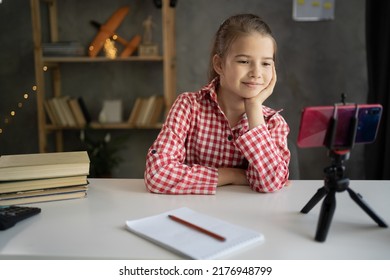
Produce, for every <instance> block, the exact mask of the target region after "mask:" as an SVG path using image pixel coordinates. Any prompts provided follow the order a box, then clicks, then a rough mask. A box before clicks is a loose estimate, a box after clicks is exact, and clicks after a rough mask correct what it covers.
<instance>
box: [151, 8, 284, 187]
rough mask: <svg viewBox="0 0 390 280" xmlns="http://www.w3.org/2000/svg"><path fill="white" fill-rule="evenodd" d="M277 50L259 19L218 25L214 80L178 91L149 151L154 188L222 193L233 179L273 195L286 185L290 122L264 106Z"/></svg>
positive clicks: (237, 18)
mask: <svg viewBox="0 0 390 280" xmlns="http://www.w3.org/2000/svg"><path fill="white" fill-rule="evenodd" d="M275 53H276V42H275V40H274V38H273V37H272V35H271V30H270V28H269V27H268V25H267V24H266V23H265V22H264V21H262V20H261V19H260V18H259V17H258V16H255V15H251V14H242V15H236V16H232V17H230V18H228V19H227V20H226V21H225V22H224V23H223V24H222V25H221V26H220V27H219V30H218V32H217V33H216V36H215V41H214V45H213V49H212V53H211V59H210V73H209V75H210V82H209V84H208V85H207V86H205V87H204V88H202V89H201V90H200V91H198V92H186V93H183V94H180V95H179V96H178V98H177V99H176V101H175V103H174V104H173V106H172V108H171V110H170V112H169V114H168V116H167V119H166V121H165V123H164V125H163V127H162V129H161V131H160V134H159V135H158V137H157V139H156V140H155V142H154V143H153V145H152V146H151V148H150V149H149V151H148V154H147V157H146V169H145V184H146V187H147V188H148V189H149V191H151V192H155V193H165V194H215V193H216V189H217V187H220V186H224V185H229V184H234V185H249V186H250V188H251V189H253V190H254V191H257V192H274V191H276V190H279V189H281V188H282V187H283V186H284V185H286V184H287V181H288V174H289V172H288V164H289V161H290V152H289V150H288V148H287V135H288V133H289V127H288V125H287V123H286V121H285V120H284V119H283V117H282V116H281V115H280V114H279V113H278V112H276V111H274V110H272V109H270V108H268V107H265V106H264V105H263V103H264V101H265V100H266V99H267V98H268V97H269V96H270V95H271V94H272V91H273V89H274V86H275V83H276V71H275Z"/></svg>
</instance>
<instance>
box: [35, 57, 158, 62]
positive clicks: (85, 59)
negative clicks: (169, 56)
mask: <svg viewBox="0 0 390 280" xmlns="http://www.w3.org/2000/svg"><path fill="white" fill-rule="evenodd" d="M42 60H43V62H44V63H59V62H63V63H66V62H68V63H75V62H88V63H92V62H120V61H142V62H146V61H163V57H162V56H129V57H123V58H122V57H118V58H115V59H111V58H107V57H104V56H98V57H88V56H44V57H42Z"/></svg>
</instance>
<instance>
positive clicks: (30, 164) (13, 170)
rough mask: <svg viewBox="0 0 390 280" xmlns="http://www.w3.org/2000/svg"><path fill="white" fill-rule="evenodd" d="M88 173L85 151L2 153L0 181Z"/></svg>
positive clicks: (0, 158) (87, 158)
mask: <svg viewBox="0 0 390 280" xmlns="http://www.w3.org/2000/svg"><path fill="white" fill-rule="evenodd" d="M88 174H89V157H88V153H87V152H86V151H80V152H60V153H41V154H19V155H4V156H1V157H0V181H16V180H31V179H43V178H55V177H66V176H77V175H88Z"/></svg>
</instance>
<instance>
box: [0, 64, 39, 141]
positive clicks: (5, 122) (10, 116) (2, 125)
mask: <svg viewBox="0 0 390 280" xmlns="http://www.w3.org/2000/svg"><path fill="white" fill-rule="evenodd" d="M46 68H47V67H46ZM46 70H47V69H46ZM32 91H34V92H36V91H37V86H36V85H34V86H33V87H32ZM29 98H30V94H29V93H28V92H25V93H23V94H22V101H19V102H18V103H17V109H11V110H10V111H9V114H8V115H7V116H5V117H4V118H3V119H2V121H1V122H0V135H3V134H4V132H5V130H6V129H5V126H7V125H10V124H11V122H12V119H13V118H15V117H16V115H18V114H19V113H18V110H20V109H22V108H23V106H24V103H25V102H27V101H28V100H29Z"/></svg>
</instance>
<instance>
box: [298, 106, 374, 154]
mask: <svg viewBox="0 0 390 280" xmlns="http://www.w3.org/2000/svg"><path fill="white" fill-rule="evenodd" d="M381 115H382V106H381V105H380V104H358V105H355V104H350V105H349V104H348V105H337V106H317V107H315V106H314V107H306V108H304V109H303V111H302V115H301V122H300V127H299V134H298V141H297V144H298V147H300V148H309V147H321V146H328V144H329V141H330V139H331V138H332V137H331V133H332V131H333V130H332V125H334V126H335V128H334V137H333V145H332V147H333V148H336V149H342V148H351V144H362V143H372V142H374V141H375V138H376V135H377V132H378V127H379V123H380V119H381ZM355 117H356V118H355ZM334 119H336V120H337V122H334ZM354 120H356V122H354ZM351 138H352V139H351ZM353 139H354V141H351V140H353ZM351 142H354V143H351Z"/></svg>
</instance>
